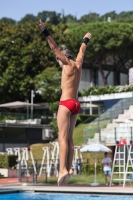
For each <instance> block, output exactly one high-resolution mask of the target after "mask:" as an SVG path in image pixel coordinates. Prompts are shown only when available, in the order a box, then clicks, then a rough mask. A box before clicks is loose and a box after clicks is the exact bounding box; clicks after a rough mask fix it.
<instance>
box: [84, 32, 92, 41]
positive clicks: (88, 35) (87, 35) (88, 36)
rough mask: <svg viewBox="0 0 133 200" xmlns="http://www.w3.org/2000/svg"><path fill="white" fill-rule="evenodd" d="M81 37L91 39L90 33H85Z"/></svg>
mask: <svg viewBox="0 0 133 200" xmlns="http://www.w3.org/2000/svg"><path fill="white" fill-rule="evenodd" d="M83 38H88V39H89V40H90V39H91V33H86V34H85V36H84V37H83Z"/></svg>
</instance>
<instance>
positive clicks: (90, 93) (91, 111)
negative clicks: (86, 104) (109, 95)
mask: <svg viewBox="0 0 133 200" xmlns="http://www.w3.org/2000/svg"><path fill="white" fill-rule="evenodd" d="M91 93H92V91H90V104H91V103H92V102H91ZM90 115H92V107H91V106H90Z"/></svg>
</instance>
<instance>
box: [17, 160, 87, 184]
mask: <svg viewBox="0 0 133 200" xmlns="http://www.w3.org/2000/svg"><path fill="white" fill-rule="evenodd" d="M50 161H51V160H49V161H45V162H44V164H43V170H42V172H41V174H40V168H41V160H39V159H38V160H35V166H33V165H32V161H31V160H28V161H26V162H27V164H26V165H22V164H21V161H18V180H19V182H29V183H37V182H42V181H43V182H45V183H47V182H48V179H49V178H53V177H55V178H56V177H57V176H58V172H59V160H58V165H54V164H53V165H52V167H51V166H49V164H48V163H50ZM54 162H56V161H55V160H54ZM84 164H89V159H82V160H81V159H77V160H76V163H75V162H74V163H73V165H72V169H73V171H74V175H78V174H81V173H82V166H83V165H84ZM35 169H36V170H35ZM49 169H51V170H50V173H49V172H48V170H49Z"/></svg>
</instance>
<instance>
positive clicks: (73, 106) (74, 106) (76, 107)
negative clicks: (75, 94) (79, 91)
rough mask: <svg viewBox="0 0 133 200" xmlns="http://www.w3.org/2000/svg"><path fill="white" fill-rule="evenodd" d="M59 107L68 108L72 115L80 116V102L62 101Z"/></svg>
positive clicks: (73, 100) (72, 100)
mask: <svg viewBox="0 0 133 200" xmlns="http://www.w3.org/2000/svg"><path fill="white" fill-rule="evenodd" d="M59 105H62V106H65V107H67V108H68V109H69V110H70V111H71V114H72V115H75V114H78V113H79V112H80V102H79V101H77V100H75V99H68V100H65V101H60V103H59Z"/></svg>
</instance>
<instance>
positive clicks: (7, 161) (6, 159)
mask: <svg viewBox="0 0 133 200" xmlns="http://www.w3.org/2000/svg"><path fill="white" fill-rule="evenodd" d="M17 158H18V156H16V155H7V154H4V155H0V168H6V169H9V168H12V167H15V165H16V164H17Z"/></svg>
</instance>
